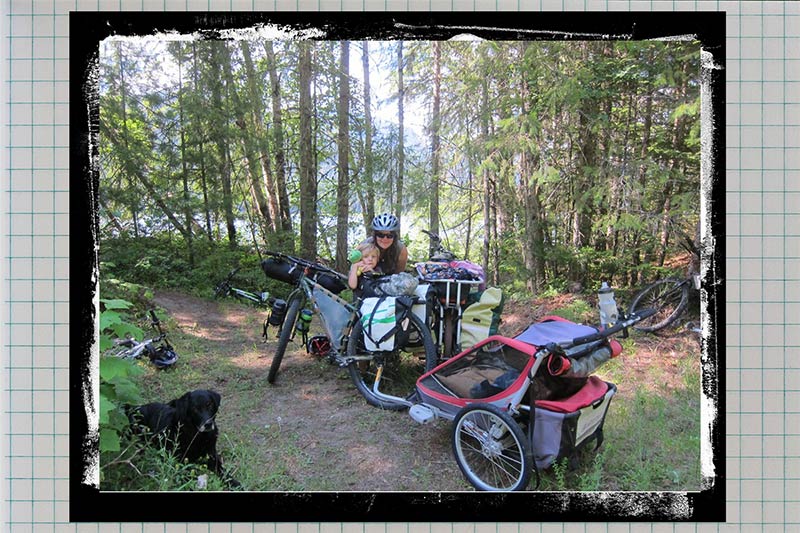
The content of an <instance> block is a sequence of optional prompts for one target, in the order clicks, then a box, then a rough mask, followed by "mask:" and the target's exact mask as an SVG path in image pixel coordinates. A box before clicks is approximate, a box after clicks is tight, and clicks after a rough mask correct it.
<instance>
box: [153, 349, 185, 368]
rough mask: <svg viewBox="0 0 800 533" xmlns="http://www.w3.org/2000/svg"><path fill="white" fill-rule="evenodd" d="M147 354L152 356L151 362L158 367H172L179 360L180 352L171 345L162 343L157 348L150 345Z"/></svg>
mask: <svg viewBox="0 0 800 533" xmlns="http://www.w3.org/2000/svg"><path fill="white" fill-rule="evenodd" d="M147 355H148V357H150V362H151V363H153V364H154V365H155V366H156V367H158V368H167V367H170V366H172V365H174V364H175V363H176V362H177V361H178V354H177V353H175V350H173V349H172V346H169V345H167V346H165V345H163V344H162V345H160V346H158V347H157V348H153V346H152V345H149V346H148V347H147Z"/></svg>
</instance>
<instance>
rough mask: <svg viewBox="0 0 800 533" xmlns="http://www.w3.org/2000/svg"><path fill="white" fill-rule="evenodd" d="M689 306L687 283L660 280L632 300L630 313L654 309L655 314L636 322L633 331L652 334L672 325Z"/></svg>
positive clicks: (674, 280)
mask: <svg viewBox="0 0 800 533" xmlns="http://www.w3.org/2000/svg"><path fill="white" fill-rule="evenodd" d="M688 304H689V283H688V281H687V280H682V279H674V278H668V279H661V280H658V281H656V282H654V283H651V284H650V285H648V286H646V287H645V288H644V289H642V290H641V291H639V293H638V294H637V295H636V296H635V297H634V298H633V301H632V302H631V313H635V312H636V311H637V310H641V309H648V308H651V309H655V310H656V313H655V314H654V315H653V316H651V317H648V318H645V319H644V320H642V321H640V322H637V323H636V324H635V325H634V326H633V329H635V330H637V331H643V332H647V333H652V332H655V331H658V330H661V329H664V328H666V327H668V326H670V325H671V324H672V323H674V322H675V321H676V320H677V319H678V317H680V316H681V315H682V314H683V312H684V311H685V310H686V307H687V306H688Z"/></svg>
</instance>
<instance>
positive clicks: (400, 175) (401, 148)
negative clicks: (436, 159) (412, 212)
mask: <svg viewBox="0 0 800 533" xmlns="http://www.w3.org/2000/svg"><path fill="white" fill-rule="evenodd" d="M403 61H404V59H403V41H398V43H397V122H398V131H397V183H396V191H397V193H396V195H395V199H394V202H395V204H394V214H395V216H396V217H397V220H398V221H400V222H401V225H400V227H401V228H402V227H403V226H402V215H403V180H404V179H405V178H404V176H405V172H406V169H405V164H406V152H405V140H404V138H405V133H404V131H403V129H404V125H403V122H404V120H405V118H404V113H405V87H404V85H403Z"/></svg>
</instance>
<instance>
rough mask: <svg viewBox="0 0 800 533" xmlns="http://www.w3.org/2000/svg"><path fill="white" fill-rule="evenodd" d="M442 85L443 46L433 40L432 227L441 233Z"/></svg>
mask: <svg viewBox="0 0 800 533" xmlns="http://www.w3.org/2000/svg"><path fill="white" fill-rule="evenodd" d="M441 85H442V48H441V43H440V42H439V41H433V116H432V117H431V182H430V183H431V197H430V227H431V231H432V232H433V233H439V159H440V157H441V154H440V139H439V135H440V132H439V129H440V128H441V116H440V108H441Z"/></svg>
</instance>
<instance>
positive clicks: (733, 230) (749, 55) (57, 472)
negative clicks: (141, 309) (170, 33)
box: [0, 0, 800, 533]
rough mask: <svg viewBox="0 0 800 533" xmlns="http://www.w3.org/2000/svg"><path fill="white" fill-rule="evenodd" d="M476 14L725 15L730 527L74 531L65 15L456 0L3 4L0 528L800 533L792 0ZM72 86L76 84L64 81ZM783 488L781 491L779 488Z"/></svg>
mask: <svg viewBox="0 0 800 533" xmlns="http://www.w3.org/2000/svg"><path fill="white" fill-rule="evenodd" d="M465 5H466V6H468V8H470V9H474V10H497V11H520V10H527V11H540V10H541V11H547V10H554V11H562V10H576V11H584V10H586V11H593V10H595V11H614V10H620V11H635V10H646V11H673V10H687V11H691V10H719V11H725V12H727V14H728V17H727V34H728V35H727V56H728V58H727V63H726V76H727V85H726V143H727V146H726V149H725V150H726V151H725V156H726V169H725V180H726V191H725V197H724V202H725V205H726V232H725V235H724V236H722V237H721V238H722V239H724V243H725V248H726V251H727V258H726V265H725V266H726V269H725V270H726V273H727V276H728V278H727V280H725V282H726V294H727V301H726V302H725V303H724V305H725V309H726V316H727V324H725V325H720V327H724V328H725V338H726V343H727V344H726V346H725V351H726V353H725V359H726V367H725V368H724V369H720V372H723V371H724V372H725V376H726V384H727V390H726V391H722V392H724V393H725V394H726V397H727V408H728V411H727V413H725V415H726V418H727V432H726V436H725V437H726V447H727V452H728V453H727V455H728V457H727V465H726V466H727V471H726V481H725V482H726V485H727V493H728V504H727V520H728V521H727V523H725V524H705V523H700V524H646V523H631V524H627V523H611V524H580V523H575V524H570V523H566V524H493V523H486V524H432V525H423V524H420V525H406V524H363V525H361V524H317V523H312V524H255V525H250V524H192V523H181V524H144V523H142V524H124V525H123V524H83V525H78V524H69V523H68V519H69V516H68V501H69V491H68V487H67V481H68V475H69V468H68V465H69V456H68V454H67V450H68V446H67V440H68V432H69V427H68V415H69V413H68V411H67V410H66V409H65V408H64V406H67V405H68V404H69V403H68V398H67V396H68V393H69V389H70V384H69V381H68V374H69V372H68V370H69V352H70V347H69V343H68V339H69V334H68V333H69V332H68V321H69V314H68V305H69V303H70V302H69V249H68V242H69V234H68V232H67V231H66V230H65V228H68V216H69V209H68V207H69V184H68V181H67V180H68V177H67V173H68V170H69V165H68V148H69V138H68V127H69V116H68V114H69V111H68V110H69V105H70V102H69V100H68V90H69V83H70V80H69V79H68V73H69V72H68V61H69V58H68V42H69V31H68V30H69V28H68V20H69V17H68V13H69V11H71V10H76V11H82V10H131V11H142V10H152V11H166V10H179V11H186V10H193V9H196V10H203V9H206V10H219V11H235V10H254V9H255V10H258V9H272V10H301V9H306V10H308V9H311V10H325V9H329V10H339V9H355V10H365V11H366V10H371V9H382V10H422V11H428V10H431V11H433V10H453V9H456V8H457V6H459V3H458V2H455V1H453V0H442V1H438V0H383V1H377V2H369V1H368V0H354V1H348V0H329V1H325V0H308V1H307V0H269V1H264V2H260V1H255V0H198V1H193V0H154V1H151V0H132V1H129V0H53V1H48V0H30V1H23V0H10V1H8V2H2V10H3V12H2V14H3V21H2V22H1V23H0V26H2V32H3V33H2V35H0V39H2V47H3V48H2V49H3V50H4V54H5V55H4V57H3V59H4V62H3V65H2V72H3V93H2V94H3V95H4V100H3V101H2V102H0V109H2V110H3V115H2V117H1V118H0V120H2V122H3V125H4V127H5V129H6V130H7V131H6V135H5V137H4V143H3V146H2V147H0V150H2V151H3V165H2V167H3V168H2V173H1V175H2V182H0V194H2V195H3V196H2V197H0V205H2V209H3V211H4V212H3V213H2V215H0V216H2V222H1V223H2V226H3V228H4V230H5V232H6V233H4V234H3V235H2V236H1V237H0V239H1V240H2V243H3V246H4V250H3V251H2V256H3V259H2V262H3V268H2V273H3V278H2V279H1V280H0V283H2V290H0V293H2V295H3V302H2V306H3V310H2V311H3V316H4V323H3V325H2V330H1V331H0V341H1V342H2V370H1V372H2V373H3V374H4V376H3V379H4V381H3V384H4V388H3V390H2V391H0V411H2V422H1V423H0V426H2V428H3V431H4V433H3V434H2V435H0V440H2V443H0V451H2V457H0V474H2V475H0V485H2V490H0V493H1V494H2V495H3V496H4V497H5V498H6V500H3V501H0V530H3V531H6V530H8V531H12V532H17V531H19V532H22V531H31V530H33V531H46V530H47V531H49V530H52V531H56V530H57V531H119V532H122V531H126V532H127V531H131V532H133V531H135V532H142V533H143V532H150V531H159V532H161V531H164V532H167V531H170V532H171V531H176V532H177V531H180V532H190V531H192V532H194V531H203V532H207V531H208V532H211V531H214V532H216V531H230V532H233V531H265V532H268V533H345V532H347V533H350V532H358V533H384V532H385V533H418V532H421V533H521V532H523V531H524V532H526V533H527V532H540V533H545V532H548V533H549V532H562V533H563V532H573V531H575V532H578V531H580V532H584V533H585V532H606V533H608V532H629V533H633V532H637V533H638V532H656V531H658V532H661V531H664V532H667V531H671V532H673V533H674V532H684V531H685V532H695V533H697V532H703V533H705V532H723V531H724V532H728V531H730V532H733V531H743V532H744V531H747V532H749V531H761V532H772V531H775V532H778V531H781V532H782V531H800V506H798V505H797V504H798V503H800V500H798V498H797V496H796V495H797V494H800V430H798V428H800V424H798V422H800V407H798V406H800V402H798V400H800V388H798V383H800V381H799V380H798V378H800V358H798V354H800V328H798V326H800V313H798V311H800V268H798V267H800V224H798V223H799V222H800V2H738V1H727V2H726V1H702V0H688V1H680V0H665V1H659V0H643V1H636V0H630V1H629V0H618V1H616V0H609V1H599V0H598V1H593V0H573V1H570V0H534V1H525V0H508V1H504V0H483V1H482V0H474V1H472V2H467V3H465ZM73 81H74V80H73ZM792 495H794V496H792Z"/></svg>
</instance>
